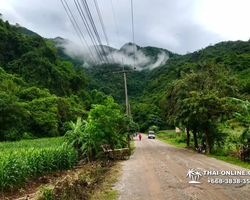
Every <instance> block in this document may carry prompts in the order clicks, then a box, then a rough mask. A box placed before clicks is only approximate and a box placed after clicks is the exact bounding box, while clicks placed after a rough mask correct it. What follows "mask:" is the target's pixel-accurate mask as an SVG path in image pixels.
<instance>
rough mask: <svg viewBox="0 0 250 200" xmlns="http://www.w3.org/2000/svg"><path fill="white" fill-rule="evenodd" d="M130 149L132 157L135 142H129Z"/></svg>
mask: <svg viewBox="0 0 250 200" xmlns="http://www.w3.org/2000/svg"><path fill="white" fill-rule="evenodd" d="M130 148H131V155H133V154H134V150H135V142H134V140H132V141H131V143H130Z"/></svg>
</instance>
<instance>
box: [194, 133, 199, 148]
mask: <svg viewBox="0 0 250 200" xmlns="http://www.w3.org/2000/svg"><path fill="white" fill-rule="evenodd" d="M193 135H194V147H195V148H198V141H197V135H196V129H194V130H193Z"/></svg>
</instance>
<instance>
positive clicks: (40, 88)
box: [0, 19, 95, 141]
mask: <svg viewBox="0 0 250 200" xmlns="http://www.w3.org/2000/svg"><path fill="white" fill-rule="evenodd" d="M0 38H1V40H0V52H1V53H0V99H1V100H0V127H1V129H0V141H3V140H19V139H21V138H25V137H48V136H59V135H63V134H64V133H65V130H67V128H68V123H69V121H71V120H75V119H76V117H77V116H83V117H86V116H87V111H88V110H89V109H90V102H91V101H92V100H91V94H88V93H87V92H86V90H85V88H86V87H87V79H86V77H85V75H84V71H83V70H82V69H81V68H78V69H75V68H74V67H73V65H72V64H71V63H69V62H66V61H63V62H62V61H60V59H59V57H58V55H57V49H56V48H55V47H54V45H53V44H52V43H51V42H49V41H46V40H44V39H43V38H42V37H40V36H39V35H36V34H34V35H29V36H27V35H24V34H22V29H20V27H19V26H17V25H15V26H13V25H10V24H9V22H8V21H5V22H4V21H3V20H2V19H0ZM2 38H4V39H2ZM93 98H95V97H93Z"/></svg>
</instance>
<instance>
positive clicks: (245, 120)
mask: <svg viewBox="0 0 250 200" xmlns="http://www.w3.org/2000/svg"><path fill="white" fill-rule="evenodd" d="M227 100H228V101H229V102H231V103H234V104H237V105H239V106H240V108H241V111H240V112H233V116H234V117H235V118H234V119H232V120H230V121H229V122H230V123H231V124H234V125H242V126H245V127H246V129H245V130H244V131H243V133H242V135H241V137H240V140H241V141H242V142H244V141H245V140H246V139H247V138H250V133H249V126H250V103H249V102H248V101H243V100H241V99H237V98H233V97H227Z"/></svg>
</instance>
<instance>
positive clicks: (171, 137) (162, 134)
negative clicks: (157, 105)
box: [156, 130, 187, 147]
mask: <svg viewBox="0 0 250 200" xmlns="http://www.w3.org/2000/svg"><path fill="white" fill-rule="evenodd" d="M156 138H157V139H158V140H161V141H163V142H165V143H167V144H171V145H174V146H177V147H186V146H187V145H186V143H185V142H181V137H176V133H175V131H174V130H166V131H159V133H157V134H156ZM178 138H179V139H178Z"/></svg>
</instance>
